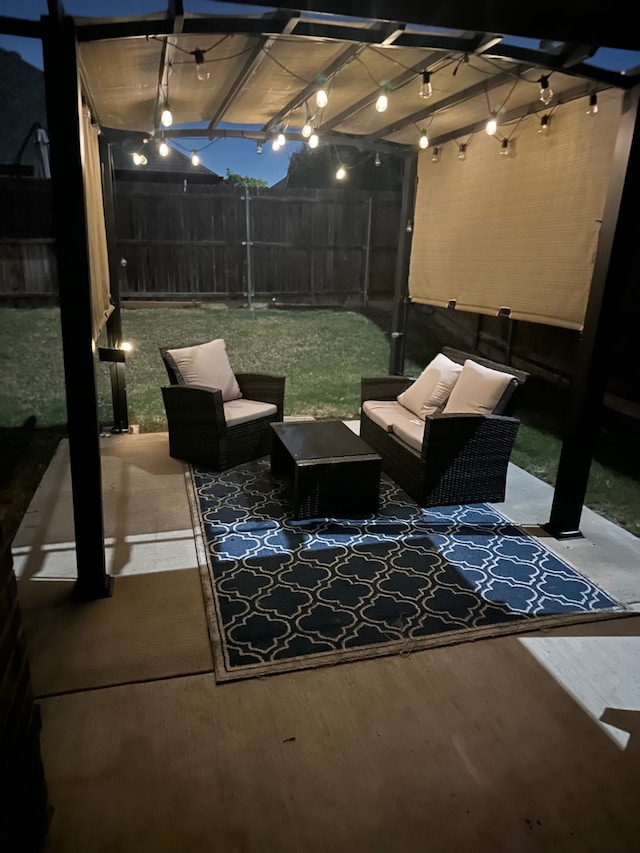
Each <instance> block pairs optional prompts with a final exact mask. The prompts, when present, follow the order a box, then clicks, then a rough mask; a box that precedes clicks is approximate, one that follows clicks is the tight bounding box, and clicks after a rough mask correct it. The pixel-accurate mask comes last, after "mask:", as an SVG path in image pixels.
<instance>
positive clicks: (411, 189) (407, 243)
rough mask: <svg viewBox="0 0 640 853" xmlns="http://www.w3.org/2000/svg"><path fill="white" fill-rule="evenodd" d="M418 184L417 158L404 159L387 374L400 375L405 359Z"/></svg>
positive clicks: (411, 156)
mask: <svg viewBox="0 0 640 853" xmlns="http://www.w3.org/2000/svg"><path fill="white" fill-rule="evenodd" d="M417 184H418V155H417V153H415V154H409V155H407V156H405V158H404V169H403V176H402V202H401V209H400V234H399V235H398V254H397V256H396V269H395V278H394V305H393V316H392V320H391V348H390V352H389V374H391V375H401V374H402V373H404V361H405V355H406V331H407V317H408V313H409V261H410V258H411V240H412V237H413V215H414V209H415V203H416V189H417Z"/></svg>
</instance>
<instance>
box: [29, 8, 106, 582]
mask: <svg viewBox="0 0 640 853" xmlns="http://www.w3.org/2000/svg"><path fill="white" fill-rule="evenodd" d="M50 7H51V14H50V15H49V16H48V17H45V18H43V31H42V35H43V55H44V79H45V91H46V102H47V123H48V129H49V140H50V148H51V167H52V168H51V185H52V191H53V193H52V194H53V214H54V216H53V220H54V234H55V238H56V253H57V266H58V294H59V301H60V325H61V330H62V354H63V360H64V375H65V387H66V402H67V432H68V438H69V456H70V468H71V483H72V491H73V519H74V526H75V543H76V564H77V581H76V584H75V587H74V593H75V594H76V595H77V596H78V597H80V598H87V599H93V598H105V597H107V596H109V595H110V594H111V581H112V579H111V578H110V577H109V575H108V574H107V572H106V565H105V550H104V521H103V514H102V474H101V466H100V438H99V431H100V426H99V419H98V406H97V396H96V383H95V362H94V353H93V329H92V319H91V273H90V268H89V249H88V233H87V210H86V203H85V192H84V180H83V163H82V144H81V133H82V126H81V121H80V118H81V112H80V111H81V96H80V86H79V78H78V63H77V44H76V34H75V25H74V22H73V20H72V19H71V18H68V17H63V15H62V13H61V12H60V11H59V10H58V9H57V8H56V6H55V3H53V2H52V3H51V4H50Z"/></svg>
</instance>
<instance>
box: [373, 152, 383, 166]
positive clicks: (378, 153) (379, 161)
mask: <svg viewBox="0 0 640 853" xmlns="http://www.w3.org/2000/svg"><path fill="white" fill-rule="evenodd" d="M373 162H374V163H375V164H376V166H379V165H380V164H381V163H382V160H381V159H380V152H379V151H376V159H375V160H374V161H373Z"/></svg>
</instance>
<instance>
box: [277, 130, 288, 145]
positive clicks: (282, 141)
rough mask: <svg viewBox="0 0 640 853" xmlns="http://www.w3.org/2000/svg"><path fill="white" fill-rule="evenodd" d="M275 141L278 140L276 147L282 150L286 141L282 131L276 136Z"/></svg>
mask: <svg viewBox="0 0 640 853" xmlns="http://www.w3.org/2000/svg"><path fill="white" fill-rule="evenodd" d="M277 139H278V147H279V148H283V147H284V145H285V143H286V141H287V137H286V136H285V135H284V133H283V132H282V131H280V133H279V134H278V136H277Z"/></svg>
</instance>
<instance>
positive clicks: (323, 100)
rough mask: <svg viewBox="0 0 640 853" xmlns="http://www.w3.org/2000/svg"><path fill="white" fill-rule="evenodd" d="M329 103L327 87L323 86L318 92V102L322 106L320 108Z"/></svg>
mask: <svg viewBox="0 0 640 853" xmlns="http://www.w3.org/2000/svg"><path fill="white" fill-rule="evenodd" d="M328 103H329V96H328V95H327V91H326V89H324V88H323V87H322V86H321V87H320V88H319V89H318V90H317V92H316V104H317V105H318V106H319V107H320V109H321V110H322V109H324V107H326V106H327V104H328Z"/></svg>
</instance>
